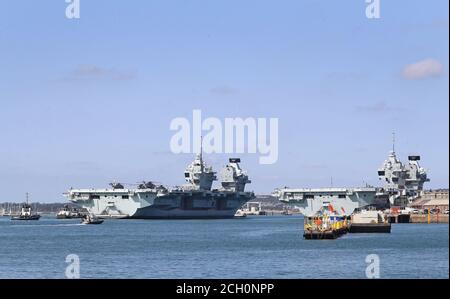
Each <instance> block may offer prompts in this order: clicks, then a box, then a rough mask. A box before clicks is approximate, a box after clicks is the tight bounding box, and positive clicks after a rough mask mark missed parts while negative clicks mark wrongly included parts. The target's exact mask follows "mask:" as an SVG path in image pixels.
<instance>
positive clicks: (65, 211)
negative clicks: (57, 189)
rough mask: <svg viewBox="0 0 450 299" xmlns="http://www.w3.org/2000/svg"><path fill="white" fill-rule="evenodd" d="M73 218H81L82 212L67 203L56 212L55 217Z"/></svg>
mask: <svg viewBox="0 0 450 299" xmlns="http://www.w3.org/2000/svg"><path fill="white" fill-rule="evenodd" d="M73 218H83V214H82V213H81V212H80V211H78V210H77V209H76V208H71V207H70V206H69V205H64V207H63V208H62V209H61V210H60V211H59V212H58V214H56V219H73Z"/></svg>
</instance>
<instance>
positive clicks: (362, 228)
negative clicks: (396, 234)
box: [349, 223, 391, 233]
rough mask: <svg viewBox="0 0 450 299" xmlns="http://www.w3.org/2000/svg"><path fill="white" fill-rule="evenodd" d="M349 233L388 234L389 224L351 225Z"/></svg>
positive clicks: (389, 230)
mask: <svg viewBox="0 0 450 299" xmlns="http://www.w3.org/2000/svg"><path fill="white" fill-rule="evenodd" d="M349 232H350V233H390V232H391V224H390V223H352V224H351V225H350V229H349Z"/></svg>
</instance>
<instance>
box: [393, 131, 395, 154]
mask: <svg viewBox="0 0 450 299" xmlns="http://www.w3.org/2000/svg"><path fill="white" fill-rule="evenodd" d="M392 152H394V153H395V132H392Z"/></svg>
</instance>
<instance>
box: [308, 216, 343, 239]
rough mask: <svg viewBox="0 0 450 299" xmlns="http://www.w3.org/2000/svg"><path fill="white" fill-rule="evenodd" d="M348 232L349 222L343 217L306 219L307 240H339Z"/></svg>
mask: <svg viewBox="0 0 450 299" xmlns="http://www.w3.org/2000/svg"><path fill="white" fill-rule="evenodd" d="M347 232H348V222H347V218H346V217H342V216H328V215H323V216H316V217H305V222H304V231H303V237H304V238H305V239H306V240H323V239H337V238H339V237H340V236H342V235H345V234H346V233H347Z"/></svg>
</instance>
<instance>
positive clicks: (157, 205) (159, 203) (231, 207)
mask: <svg viewBox="0 0 450 299" xmlns="http://www.w3.org/2000/svg"><path fill="white" fill-rule="evenodd" d="M253 198H255V196H254V195H253V193H250V192H241V193H234V192H226V191H217V192H214V191H211V192H206V193H205V192H196V193H195V192H194V193H192V192H189V193H186V192H181V193H178V192H175V193H169V194H167V195H163V196H160V197H158V198H156V199H155V201H154V203H153V204H152V205H150V206H147V207H143V208H140V209H138V210H137V211H136V213H135V214H133V215H132V216H131V217H130V218H137V219H223V218H233V217H234V215H235V214H236V212H237V210H238V209H239V208H240V207H241V206H242V205H244V204H245V203H246V202H247V201H249V200H251V199H253Z"/></svg>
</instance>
